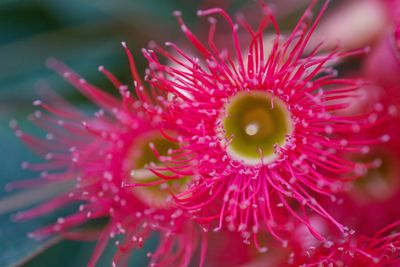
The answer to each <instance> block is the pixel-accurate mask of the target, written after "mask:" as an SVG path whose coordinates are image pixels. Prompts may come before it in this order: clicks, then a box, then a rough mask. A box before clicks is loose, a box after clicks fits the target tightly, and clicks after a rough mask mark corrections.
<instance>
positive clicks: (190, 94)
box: [143, 1, 390, 251]
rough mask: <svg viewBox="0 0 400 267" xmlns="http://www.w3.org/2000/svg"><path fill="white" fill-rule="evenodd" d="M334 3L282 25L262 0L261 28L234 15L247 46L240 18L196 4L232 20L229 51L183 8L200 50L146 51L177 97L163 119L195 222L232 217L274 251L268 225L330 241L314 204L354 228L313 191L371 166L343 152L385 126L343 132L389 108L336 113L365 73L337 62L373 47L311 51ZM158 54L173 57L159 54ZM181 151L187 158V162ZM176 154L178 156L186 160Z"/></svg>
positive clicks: (331, 192)
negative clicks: (197, 27)
mask: <svg viewBox="0 0 400 267" xmlns="http://www.w3.org/2000/svg"><path fill="white" fill-rule="evenodd" d="M327 4H328V1H326V2H325V4H324V5H323V7H322V10H321V11H320V12H319V13H318V14H317V17H316V19H315V20H314V21H312V20H311V19H310V14H311V10H312V9H313V7H314V5H315V2H313V3H312V4H310V6H309V7H308V9H307V10H306V12H305V13H304V14H303V16H302V17H301V18H300V20H299V22H298V23H297V25H296V26H295V28H294V30H293V31H292V33H291V34H289V35H283V34H281V32H280V30H279V28H278V26H277V23H276V21H275V19H274V17H273V15H272V14H271V12H270V10H269V8H268V7H267V6H265V5H263V4H262V12H263V15H262V19H261V22H260V23H259V25H258V27H257V28H256V30H253V29H252V28H251V26H250V25H249V24H247V23H246V21H245V20H244V19H243V18H242V17H241V18H240V19H239V21H238V22H239V23H240V24H241V25H242V26H243V27H244V28H245V29H246V30H247V32H248V33H249V35H250V36H251V38H250V41H249V42H248V43H247V44H246V47H242V46H241V41H240V40H239V37H238V25H237V24H235V22H233V21H232V19H231V18H230V17H229V15H228V14H227V13H226V12H225V11H224V10H222V9H219V8H214V9H209V10H205V11H199V12H198V14H199V15H200V16H208V15H214V14H217V15H221V16H222V17H223V18H224V19H225V20H226V22H227V23H228V25H230V27H231V30H232V38H233V47H234V49H233V53H231V51H230V50H229V48H222V49H220V48H218V47H217V46H216V45H215V43H214V41H213V40H214V34H215V32H216V19H215V18H213V17H210V18H209V22H210V23H211V27H210V31H209V37H208V47H206V45H204V44H203V43H202V42H201V41H200V40H199V39H198V38H197V37H196V36H195V35H194V34H193V33H192V32H191V31H190V30H189V29H188V27H187V26H186V25H185V24H184V22H183V20H182V18H181V14H180V12H176V13H175V15H176V16H177V17H178V20H179V23H180V25H181V29H182V31H183V32H184V33H185V35H186V36H187V38H188V40H189V41H190V42H191V43H192V44H193V46H194V47H195V48H196V49H197V51H198V53H199V54H200V57H193V56H192V55H193V53H191V54H189V53H185V52H184V51H182V50H181V49H180V48H179V47H178V46H177V45H175V44H173V43H171V42H168V43H166V45H167V46H169V47H172V48H173V50H174V52H167V51H165V50H164V49H163V48H162V47H160V46H158V45H156V44H153V45H152V46H151V50H144V51H143V53H144V56H145V57H146V58H147V59H148V61H149V69H148V71H147V76H146V77H147V80H148V81H149V82H150V84H151V85H152V89H158V90H159V91H160V92H161V91H164V92H166V93H168V95H169V97H168V98H158V100H159V103H160V105H161V106H162V107H163V111H162V112H159V114H160V116H161V117H162V119H163V122H164V127H167V128H170V127H174V129H175V130H176V131H177V132H178V137H177V138H176V140H177V141H178V142H179V144H180V146H181V147H182V148H181V149H180V150H178V151H177V152H175V153H174V152H172V153H171V155H170V156H171V157H170V158H169V159H166V160H163V163H164V164H165V165H167V166H168V165H171V164H174V165H175V167H174V166H171V171H173V172H174V173H175V174H177V175H181V176H184V175H187V173H188V172H192V174H193V177H194V182H193V184H192V185H191V187H190V188H189V189H188V190H186V191H184V192H182V193H180V194H177V196H176V198H177V201H178V203H180V204H181V205H183V206H184V207H185V208H187V209H189V210H191V211H192V212H193V213H194V215H195V218H196V219H197V220H198V221H200V222H202V223H204V224H206V225H210V224H211V225H213V224H214V223H217V224H218V226H217V227H216V228H215V229H214V230H215V231H218V230H220V229H222V228H223V226H227V228H228V229H229V230H231V231H238V232H240V233H241V234H242V237H243V238H244V240H245V242H247V243H249V242H251V240H253V241H254V244H255V245H256V247H257V248H258V250H259V251H265V250H266V248H265V247H264V246H263V245H262V244H260V243H259V240H258V233H259V232H260V230H265V231H266V232H268V233H269V234H271V235H272V236H274V237H275V238H276V239H278V240H280V241H281V242H282V244H283V245H284V246H285V245H287V239H288V238H285V237H284V235H285V233H286V232H291V231H293V228H294V225H296V223H298V222H300V223H302V224H304V225H305V226H306V227H307V228H308V230H309V231H310V232H311V233H312V234H313V235H314V236H315V237H316V238H317V239H319V240H324V237H323V236H322V235H321V234H320V233H319V231H318V230H317V228H318V227H316V226H315V225H312V223H311V222H310V219H309V216H310V214H313V215H315V216H320V217H322V218H324V219H326V220H328V221H330V222H331V223H332V224H333V225H335V226H336V227H337V228H338V229H339V231H340V232H342V233H343V234H345V235H347V234H348V232H349V229H348V228H347V227H345V226H343V225H341V224H340V223H338V222H337V221H336V220H335V219H334V218H333V217H332V216H331V215H330V214H329V213H327V212H326V211H325V209H324V208H323V207H322V206H321V205H320V203H319V202H318V201H317V196H325V197H328V198H329V199H330V200H332V201H335V199H336V198H335V193H336V192H338V191H340V190H341V189H342V188H344V181H346V180H353V179H356V178H357V177H359V176H361V175H362V174H363V173H364V172H363V171H364V170H365V169H368V168H369V167H371V166H372V165H371V164H372V163H371V162H366V163H355V162H352V161H349V160H347V159H345V158H343V157H340V152H343V151H352V152H360V153H361V152H362V151H363V147H364V146H366V145H370V144H374V143H380V142H385V141H388V140H389V139H390V137H389V136H388V135H386V134H384V135H382V136H379V137H374V138H371V139H368V140H359V139H358V138H356V139H354V138H353V139H350V138H345V137H344V136H345V135H344V134H346V133H351V132H354V133H358V132H360V131H362V130H363V129H364V128H369V127H371V126H373V125H374V124H377V123H379V121H380V119H379V115H380V113H385V112H387V110H381V111H380V112H376V111H374V112H371V113H370V114H364V115H361V114H357V115H351V116H342V115H336V113H334V112H337V111H340V110H342V109H344V108H346V107H347V106H349V105H350V103H351V102H352V101H354V97H355V95H356V94H355V92H356V91H357V89H358V88H359V87H360V86H362V85H363V84H364V82H363V81H361V80H359V79H342V78H336V72H335V71H334V70H333V69H332V68H331V67H330V65H331V64H332V63H333V62H335V61H336V60H338V59H341V58H343V57H347V56H352V55H360V54H363V53H364V52H365V50H355V51H349V52H337V50H336V49H335V50H333V51H332V52H329V53H327V54H321V53H319V51H320V48H321V44H320V45H318V46H316V47H315V48H314V50H313V51H312V52H310V53H308V54H307V55H305V48H306V46H307V43H308V41H309V40H310V38H311V36H312V34H313V32H314V31H315V28H316V26H317V24H318V23H319V21H320V19H321V16H322V14H323V13H324V11H325V9H326V8H327ZM269 24H271V25H272V26H273V27H274V29H275V31H276V35H275V36H274V38H273V41H272V43H273V45H272V49H271V51H270V52H269V53H266V52H265V50H264V47H265V46H264V40H263V33H264V31H265V29H266V28H267V26H268V25H269ZM227 46H229V44H227ZM242 51H248V53H242ZM157 53H159V54H161V55H162V56H164V57H166V58H167V59H168V60H170V61H172V62H175V66H174V65H163V64H161V63H160V60H159V59H158V57H157ZM175 53H177V54H178V55H179V57H176V56H174V54H175ZM176 64H177V65H180V66H179V67H176ZM328 89H329V90H328ZM183 151H185V152H183ZM182 153H184V154H185V155H188V157H190V160H187V159H186V160H185V161H182V160H180V159H179V156H180V155H181V154H182ZM177 162H181V164H178V167H176V165H177ZM193 166H196V167H193ZM342 176H346V179H342V178H341V177H342ZM350 232H351V231H350Z"/></svg>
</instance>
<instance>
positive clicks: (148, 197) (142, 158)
mask: <svg viewBox="0 0 400 267" xmlns="http://www.w3.org/2000/svg"><path fill="white" fill-rule="evenodd" d="M150 144H152V146H153V147H154V149H155V150H156V151H157V152H158V154H160V155H161V156H168V151H170V150H171V149H177V148H178V147H179V146H178V145H177V144H176V143H174V142H171V141H169V140H167V139H165V138H164V137H163V136H162V135H161V134H160V133H159V132H151V133H146V134H144V135H143V136H139V137H138V138H137V141H136V142H135V143H134V144H133V148H132V151H131V152H130V153H129V154H128V157H127V162H126V163H127V165H128V166H129V167H128V170H129V173H130V180H131V182H133V183H140V184H146V183H153V182H157V181H160V178H159V177H157V176H156V175H155V174H154V173H152V172H151V171H149V170H148V169H147V166H148V165H149V164H150V163H153V164H155V165H160V163H161V162H160V160H159V159H158V158H157V156H156V155H155V154H154V152H153V150H152V149H151V148H150ZM162 173H163V174H164V175H168V173H166V172H162ZM188 182H189V178H186V177H184V178H181V179H178V180H171V181H168V182H164V183H161V184H157V185H151V186H138V187H135V188H133V192H134V193H135V195H136V196H137V197H138V198H140V199H141V200H142V201H143V202H145V203H147V204H148V205H149V206H152V207H157V208H162V207H168V203H167V198H168V197H169V195H170V193H169V192H170V191H171V192H173V193H179V192H181V191H182V190H183V189H184V187H185V186H186V184H187V183H188Z"/></svg>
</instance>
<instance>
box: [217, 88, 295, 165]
mask: <svg viewBox="0 0 400 267" xmlns="http://www.w3.org/2000/svg"><path fill="white" fill-rule="evenodd" d="M222 123H223V127H224V130H225V131H224V134H225V137H226V139H227V140H230V144H229V147H228V154H229V155H230V156H231V157H232V158H234V159H237V160H242V161H243V162H244V163H246V164H248V165H256V164H259V163H261V160H262V162H263V163H268V162H270V161H272V160H274V159H275V157H276V154H275V153H274V147H275V145H279V146H283V145H284V144H285V140H286V136H287V135H288V134H290V132H291V131H292V120H291V118H290V113H289V111H288V109H287V106H286V104H285V103H284V102H283V101H282V100H280V99H279V98H278V97H276V96H273V95H272V94H270V93H266V92H261V91H253V92H241V93H238V94H236V95H235V96H233V97H231V98H230V99H229V102H228V103H227V104H226V105H225V113H224V118H223V121H222Z"/></svg>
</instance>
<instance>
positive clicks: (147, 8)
mask: <svg viewBox="0 0 400 267" xmlns="http://www.w3.org/2000/svg"><path fill="white" fill-rule="evenodd" d="M247 2H249V1H247V0H231V1H228V0H221V1H211V0H208V1H205V0H203V1H201V0H115V1H106V0H96V1H95V0H93V1H90V0H88V1H77V0H69V1H65V0H64V1H63V0H37V1H33V0H31V1H29V0H26V1H22V0H21V1H17V0H2V1H0V138H1V139H0V140H1V141H0V152H1V153H0V186H1V187H2V188H3V187H4V186H5V185H6V184H7V183H8V182H10V181H15V180H19V179H25V178H32V177H36V174H34V173H29V172H26V171H23V170H21V168H20V164H21V162H22V161H25V160H27V161H39V160H40V159H38V158H37V157H36V156H35V155H34V154H33V153H31V152H30V151H29V150H28V149H27V148H25V147H24V146H23V145H22V144H21V143H20V142H19V140H18V139H17V138H16V137H15V136H14V134H13V133H12V131H11V130H10V129H9V127H8V124H9V121H10V119H13V118H15V119H17V120H18V121H19V123H20V125H21V127H22V128H23V129H24V130H26V131H28V132H31V133H32V132H39V133H40V131H38V130H37V129H35V128H34V127H33V126H32V125H31V124H29V122H28V121H27V116H28V114H30V113H32V112H33V111H34V110H35V109H34V107H33V106H32V104H31V103H32V101H33V100H35V99H37V98H38V94H37V90H38V88H40V86H42V85H43V81H46V83H48V85H49V86H50V87H51V88H52V89H54V90H55V91H57V92H58V93H60V94H61V95H62V96H64V97H65V98H67V99H68V100H69V101H72V102H73V103H74V104H76V105H79V106H81V107H82V108H84V109H86V108H87V107H88V106H89V107H90V106H91V105H90V104H89V103H88V102H87V100H86V99H84V98H83V97H82V96H80V95H79V94H78V93H77V92H76V91H75V90H74V89H72V88H71V87H70V86H69V85H68V84H67V83H66V82H65V81H63V79H62V78H60V77H58V76H57V75H55V74H54V73H53V72H52V71H50V70H48V69H47V68H46V67H45V61H46V59H47V58H49V57H56V58H58V59H60V60H62V61H64V62H65V63H67V64H68V65H70V66H71V67H72V68H73V69H74V70H76V71H77V72H78V73H80V74H81V75H82V76H83V77H85V78H86V79H87V80H88V81H90V82H92V83H94V84H96V85H98V86H100V87H102V88H109V89H110V88H111V86H110V84H109V82H108V81H107V80H106V78H105V77H104V76H103V75H102V74H100V73H99V72H98V71H97V68H98V66H99V65H104V66H106V68H107V69H109V70H111V71H112V72H113V73H114V74H115V75H116V76H117V77H119V78H120V79H121V80H122V81H124V82H126V83H127V84H131V78H130V77H129V71H128V63H127V60H126V57H125V54H124V51H123V49H122V48H121V45H120V42H121V41H126V42H127V43H128V44H129V47H130V48H131V50H132V51H133V53H134V55H135V57H136V58H137V62H138V67H139V69H140V71H141V72H143V70H144V68H145V62H144V61H143V59H142V57H141V56H140V48H142V47H145V46H146V45H147V44H148V42H149V41H150V40H156V41H159V42H164V41H166V40H176V39H179V38H182V37H183V35H182V34H181V32H180V30H179V27H178V26H177V23H176V20H175V18H174V17H173V16H172V15H171V14H172V11H174V10H181V11H183V12H184V18H185V20H186V22H187V24H188V25H189V26H191V27H192V28H193V29H194V31H200V32H204V31H205V27H206V26H207V25H208V24H207V22H206V20H204V19H203V20H197V17H196V16H195V14H196V11H197V10H198V9H200V8H206V7H210V6H224V7H227V8H228V9H229V11H230V12H231V13H235V12H236V11H237V10H238V9H239V8H244V9H247V8H248V7H247ZM303 3H304V1H303V0H290V1H289V0H284V1H276V4H277V5H278V8H279V6H280V5H281V6H286V7H288V6H290V10H287V9H281V10H285V11H288V12H286V13H290V12H292V9H291V8H293V9H296V7H300V6H301V4H303ZM251 6H252V7H251V8H249V10H250V12H252V10H254V8H256V9H257V8H258V7H257V5H255V4H254V3H253V1H251ZM289 11H290V12H289ZM109 89H107V90H109ZM40 134H42V133H40ZM56 192H57V189H54V188H50V189H49V188H44V189H42V191H40V190H39V191H33V192H30V195H26V194H25V195H21V194H20V193H19V192H10V193H7V192H5V191H4V190H2V189H1V190H0V266H30V267H32V266H61V267H64V266H71V267H72V266H74V267H76V266H85V264H86V263H87V261H88V259H89V257H90V255H91V251H92V249H93V247H94V244H93V243H79V242H72V241H62V240H58V239H57V238H56V239H50V240H44V241H40V242H39V241H35V240H32V239H28V238H27V233H28V232H29V231H31V230H33V229H35V228H37V227H38V226H40V225H44V224H47V223H49V222H51V221H52V220H54V219H55V218H57V215H59V214H54V215H49V216H46V217H44V218H40V219H37V220H33V221H30V222H24V223H12V222H11V221H10V216H11V215H12V214H13V213H15V212H16V211H18V210H21V209H25V208H28V207H30V206H32V205H34V204H35V203H36V202H37V201H39V200H40V199H41V198H45V197H46V196H50V195H51V194H55V193H56ZM38 196H39V198H38ZM155 243H156V238H155V239H153V240H151V242H148V244H147V247H146V248H145V249H144V250H142V251H138V252H135V253H134V254H133V257H132V261H134V262H135V263H136V264H135V265H134V266H145V264H146V262H147V261H146V257H145V253H146V251H148V250H151V249H152V248H154V246H155ZM109 247H110V248H109V249H108V250H107V252H106V253H105V254H104V255H103V257H102V259H101V261H100V264H99V266H110V262H111V257H112V254H113V249H114V245H113V244H111V245H110V246H109Z"/></svg>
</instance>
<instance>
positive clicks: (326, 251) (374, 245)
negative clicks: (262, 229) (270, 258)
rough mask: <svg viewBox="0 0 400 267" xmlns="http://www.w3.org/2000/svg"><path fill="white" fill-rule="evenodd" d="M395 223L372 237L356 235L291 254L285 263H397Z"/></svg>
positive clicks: (398, 237) (398, 236) (351, 266)
mask: <svg viewBox="0 0 400 267" xmlns="http://www.w3.org/2000/svg"><path fill="white" fill-rule="evenodd" d="M399 224H400V222H395V223H393V224H390V225H387V226H386V227H384V228H382V229H381V230H379V231H377V232H376V233H375V235H373V236H372V237H367V236H356V237H352V238H350V239H349V240H347V241H343V242H341V243H328V244H327V243H325V244H323V245H321V246H319V247H313V248H310V249H309V250H308V251H306V252H300V253H293V254H292V258H291V261H290V262H289V263H290V264H289V266H309V267H311V266H349V267H355V266H398V265H399V264H400V258H399V250H400V234H399ZM282 266H288V265H287V264H283V265H282Z"/></svg>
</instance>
